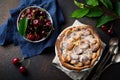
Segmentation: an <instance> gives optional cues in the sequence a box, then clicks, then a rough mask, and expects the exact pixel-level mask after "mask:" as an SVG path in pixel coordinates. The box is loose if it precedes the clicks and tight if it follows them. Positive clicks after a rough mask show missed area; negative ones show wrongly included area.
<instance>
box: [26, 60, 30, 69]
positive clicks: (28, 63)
mask: <svg viewBox="0 0 120 80" xmlns="http://www.w3.org/2000/svg"><path fill="white" fill-rule="evenodd" d="M29 65H30V59H28V62H27V64H26V66H25V67H26V68H28V66H29Z"/></svg>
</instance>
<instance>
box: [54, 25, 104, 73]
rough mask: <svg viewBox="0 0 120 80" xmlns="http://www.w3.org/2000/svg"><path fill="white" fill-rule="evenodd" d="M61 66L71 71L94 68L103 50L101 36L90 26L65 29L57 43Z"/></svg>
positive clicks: (56, 47)
mask: <svg viewBox="0 0 120 80" xmlns="http://www.w3.org/2000/svg"><path fill="white" fill-rule="evenodd" d="M55 49H56V53H57V55H58V58H59V61H60V63H61V65H62V66H63V67H65V68H67V69H69V70H77V71H81V70H84V69H87V68H92V67H93V66H94V64H95V62H96V61H97V60H98V58H99V57H100V54H101V50H102V44H101V40H100V38H99V36H98V35H97V33H96V32H95V31H94V29H93V28H92V27H91V26H89V25H78V26H71V27H68V28H66V29H64V30H63V31H62V32H61V34H60V35H59V36H58V38H57V40H56V43H55Z"/></svg>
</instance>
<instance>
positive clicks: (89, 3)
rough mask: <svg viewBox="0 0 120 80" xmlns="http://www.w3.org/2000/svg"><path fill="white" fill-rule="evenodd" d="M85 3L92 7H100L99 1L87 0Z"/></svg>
mask: <svg viewBox="0 0 120 80" xmlns="http://www.w3.org/2000/svg"><path fill="white" fill-rule="evenodd" d="M85 1H86V3H87V4H88V5H91V6H98V5H99V3H98V0H85Z"/></svg>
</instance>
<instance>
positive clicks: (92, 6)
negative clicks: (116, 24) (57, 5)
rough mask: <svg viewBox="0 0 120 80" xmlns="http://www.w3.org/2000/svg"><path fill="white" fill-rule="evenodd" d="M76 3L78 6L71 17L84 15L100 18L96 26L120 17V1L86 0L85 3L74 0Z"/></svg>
mask: <svg viewBox="0 0 120 80" xmlns="http://www.w3.org/2000/svg"><path fill="white" fill-rule="evenodd" d="M74 4H75V5H76V6H77V7H78V9H77V10H75V11H74V12H73V13H72V14H71V17H73V18H82V17H84V16H86V17H90V18H93V17H94V18H98V21H97V24H96V27H101V26H102V25H104V24H106V23H108V22H110V21H113V20H117V19H120V2H119V1H118V2H115V3H114V4H113V3H112V1H111V0H85V3H82V2H79V1H78V0H74Z"/></svg>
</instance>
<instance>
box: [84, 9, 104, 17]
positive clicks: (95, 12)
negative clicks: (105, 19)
mask: <svg viewBox="0 0 120 80" xmlns="http://www.w3.org/2000/svg"><path fill="white" fill-rule="evenodd" d="M102 14H103V11H102V10H101V9H100V8H98V7H93V8H91V9H90V11H89V12H88V14H87V15H86V16H87V17H100V16H101V15H102Z"/></svg>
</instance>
